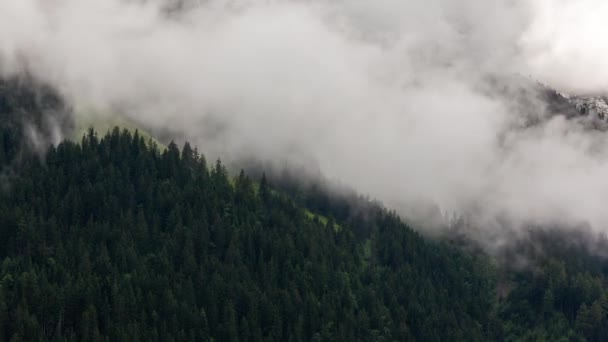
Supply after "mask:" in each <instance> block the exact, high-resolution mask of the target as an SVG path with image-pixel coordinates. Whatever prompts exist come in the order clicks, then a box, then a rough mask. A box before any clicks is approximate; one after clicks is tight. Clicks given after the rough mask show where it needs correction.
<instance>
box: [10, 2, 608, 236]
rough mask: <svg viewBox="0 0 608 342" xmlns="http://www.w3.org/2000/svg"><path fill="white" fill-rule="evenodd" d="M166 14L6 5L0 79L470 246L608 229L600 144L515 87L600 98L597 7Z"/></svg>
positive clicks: (607, 165) (604, 148)
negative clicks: (436, 213)
mask: <svg viewBox="0 0 608 342" xmlns="http://www.w3.org/2000/svg"><path fill="white" fill-rule="evenodd" d="M165 5H166V3H162V2H160V1H119V0H104V1H101V0H54V1H42V0H3V1H2V2H0V72H1V73H3V74H4V75H11V74H14V73H18V72H22V71H23V70H25V69H27V70H28V71H29V72H31V73H33V74H34V75H35V76H36V77H38V78H41V79H43V80H45V81H47V82H49V83H50V84H52V85H54V86H56V87H57V88H58V89H59V90H60V91H61V93H62V94H64V96H65V97H66V98H67V99H68V100H69V101H70V102H71V103H72V104H73V105H74V107H75V108H76V112H82V113H84V112H93V113H96V114H95V115H99V116H100V117H101V118H102V119H103V116H104V115H106V114H105V113H111V112H114V111H120V112H123V113H124V114H125V115H128V116H130V117H131V118H133V119H134V120H135V121H137V122H139V123H141V124H142V125H145V126H146V127H148V128H150V129H152V130H154V129H158V130H160V129H169V130H170V131H172V132H178V133H179V134H180V135H181V137H182V138H183V139H187V140H190V141H192V142H194V143H196V144H197V145H198V146H199V147H200V148H201V149H202V150H204V151H205V152H206V153H207V154H209V155H210V156H211V157H215V156H218V155H221V156H222V158H223V159H226V158H233V159H234V160H238V159H240V158H242V157H250V156H254V157H255V158H259V159H261V160H281V161H287V162H290V161H296V162H297V161H301V160H306V161H312V162H314V163H315V164H316V166H317V167H318V168H319V169H320V170H321V172H322V173H323V174H325V175H326V176H328V177H329V178H335V179H339V180H340V181H341V182H342V183H344V184H347V185H349V186H352V187H354V188H355V189H357V190H358V191H360V192H363V193H368V194H370V195H371V196H373V197H377V198H379V199H381V200H382V201H384V202H385V203H386V204H387V205H388V206H390V207H393V208H396V209H398V210H402V211H403V212H404V213H406V214H407V215H408V216H411V217H416V215H417V210H413V209H412V208H417V207H418V205H419V204H420V203H435V204H437V205H438V206H439V207H440V208H441V209H442V210H443V211H445V212H448V213H452V212H456V213H468V214H473V215H474V216H475V218H476V220H478V222H479V224H480V226H481V227H487V228H481V229H482V234H481V235H482V236H495V235H496V234H498V233H497V232H499V231H500V229H501V225H500V224H498V223H497V222H498V220H497V218H507V219H508V220H509V221H510V222H514V224H515V225H517V224H525V223H537V224H579V223H581V222H586V223H588V224H589V225H590V226H591V227H592V229H593V230H595V231H598V232H605V231H608V210H605V205H606V204H607V203H608V178H607V177H606V175H608V138H607V137H606V135H605V134H604V133H602V132H599V131H590V130H588V129H585V127H584V126H583V125H582V124H581V123H580V122H579V121H577V120H566V119H564V118H563V117H561V116H552V115H551V114H552V113H549V112H548V110H547V108H546V106H545V104H544V103H542V102H541V101H540V100H538V99H537V97H536V93H535V92H534V91H533V90H532V89H528V88H529V87H528V85H526V82H524V81H523V79H525V78H526V77H528V75H529V77H531V78H532V79H538V80H541V81H543V82H545V83H548V84H551V85H552V86H555V87H557V88H559V89H564V90H567V91H573V92H581V93H602V92H605V91H607V90H608V44H606V43H607V42H606V39H608V38H604V37H603V36H602V35H603V32H605V31H606V29H607V28H608V22H605V20H602V18H606V17H608V4H604V3H603V2H602V1H596V0H578V1H569V0H554V1H550V0H530V1H523V0H522V1H517V0H513V1H507V0H504V1H498V0H496V1H481V0H461V1H450V0H428V1H398V0H377V1H365V0H352V1H347V0H342V1H321V0H319V1H259V2H256V1H229V2H225V1H204V2H196V3H195V2H191V3H189V4H188V5H189V6H185V8H187V10H182V11H180V10H177V11H172V12H170V13H168V12H167V10H166V8H167V7H166V6H165ZM606 37H608V36H606ZM515 75H524V76H523V77H519V76H515ZM530 83H533V82H530ZM522 89H523V90H526V89H528V91H527V92H522ZM522 94H523V95H522ZM531 116H532V117H536V118H541V119H542V120H541V121H540V123H539V124H536V125H533V126H528V125H525V124H523V123H522V122H525V121H526V120H527V119H529V118H530V117H531ZM484 229H485V230H484Z"/></svg>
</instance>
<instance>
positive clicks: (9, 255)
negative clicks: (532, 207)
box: [0, 81, 608, 341]
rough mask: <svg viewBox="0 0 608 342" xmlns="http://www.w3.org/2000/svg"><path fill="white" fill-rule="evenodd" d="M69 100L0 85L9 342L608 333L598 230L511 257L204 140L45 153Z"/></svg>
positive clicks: (131, 136)
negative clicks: (201, 147) (516, 263)
mask: <svg viewBox="0 0 608 342" xmlns="http://www.w3.org/2000/svg"><path fill="white" fill-rule="evenodd" d="M12 82H13V81H12ZM64 111H65V106H64V105H63V104H62V102H61V101H60V99H59V97H58V96H56V95H54V94H53V93H52V91H50V90H48V89H46V88H40V89H37V90H36V89H34V90H32V89H31V87H30V86H29V85H27V84H25V83H6V82H4V83H3V82H0V341H42V340H51V341H81V340H82V341H121V340H124V341H137V340H145V341H172V340H173V341H183V340H185V341H188V340H192V341H213V340H215V341H405V340H421V341H446V340H447V341H458V340H460V341H475V340H477V341H489V340H496V341H502V340H506V341H516V340H517V341H519V340H526V341H538V340H551V341H559V340H563V341H584V340H588V341H605V340H608V331H607V328H606V327H608V285H607V284H608V283H607V281H606V276H607V275H608V262H607V261H606V259H605V257H602V256H601V255H605V254H602V253H604V252H603V251H605V250H606V248H608V243H606V242H605V241H604V240H600V241H599V242H598V241H595V240H594V241H588V239H589V236H592V235H591V234H590V233H580V230H579V233H565V232H562V233H559V234H558V233H556V231H555V229H545V230H543V229H531V233H530V235H529V236H528V237H527V238H526V239H524V240H522V241H521V242H520V243H519V244H515V245H513V246H512V247H511V248H510V249H509V250H507V251H506V252H505V258H504V260H510V258H512V259H525V260H526V261H527V265H526V266H525V267H523V268H508V267H504V265H501V264H499V265H496V264H495V262H494V261H493V260H492V259H491V258H489V257H488V256H485V255H483V254H480V253H472V252H470V250H469V249H466V248H462V246H456V245H454V244H452V243H450V242H445V241H432V240H429V239H425V238H423V237H421V236H420V235H419V234H417V233H416V232H415V231H414V230H412V229H411V228H410V227H408V226H407V225H406V224H405V223H403V221H402V220H401V219H400V218H399V217H398V216H397V215H395V214H394V213H392V212H390V211H387V210H386V209H383V208H382V207H381V206H380V205H378V204H376V203H373V202H370V201H368V200H366V199H362V198H358V197H357V196H356V195H354V194H351V195H344V194H343V193H342V194H339V195H336V194H334V193H331V192H329V191H328V190H327V189H326V188H325V187H324V186H323V185H319V184H318V183H316V182H314V181H312V182H311V181H310V180H306V182H304V181H303V180H302V179H299V178H298V175H297V174H292V175H272V176H271V177H269V178H268V179H267V178H266V177H265V176H263V173H262V172H256V173H255V179H251V178H249V177H248V176H247V175H246V174H245V173H244V172H241V173H240V174H239V175H238V176H234V175H230V174H229V172H228V171H227V170H226V168H225V167H224V166H223V165H222V163H221V162H219V161H213V162H210V163H208V162H207V160H206V159H205V157H204V156H203V155H202V154H200V153H199V152H198V151H197V150H196V149H195V148H192V147H191V146H190V145H189V144H185V145H184V146H183V147H182V148H181V149H179V148H178V147H177V146H176V145H175V144H173V143H171V144H169V145H168V147H167V148H166V149H163V150H162V151H161V150H160V149H159V148H158V147H157V146H156V145H155V144H154V143H153V142H151V141H147V140H146V139H145V138H144V137H143V136H142V135H140V134H139V133H138V132H134V133H131V132H129V131H125V130H122V131H121V130H120V129H118V128H115V129H114V130H112V131H111V132H108V133H107V134H106V135H104V136H102V137H99V136H98V135H97V134H96V133H95V132H94V131H93V130H92V129H91V130H89V132H88V133H87V134H86V135H85V136H84V137H83V138H82V140H80V141H79V142H71V141H65V142H62V143H60V144H58V145H56V146H49V147H48V149H47V147H46V146H47V144H48V143H49V142H50V141H51V140H52V139H50V138H52V137H51V135H52V130H51V129H49V127H51V126H48V123H49V120H50V121H52V122H54V123H55V124H61V125H64V126H62V127H65V126H69V124H70V123H69V118H66V116H65V115H64ZM31 129H33V130H34V133H32V131H31ZM28 130H29V131H28ZM36 132H37V133H36ZM32 134H34V135H32ZM36 134H38V135H36ZM36 137H38V138H41V139H40V140H39V141H38V143H36V144H34V145H32V143H31V139H33V138H36ZM28 139H29V140H28ZM28 141H29V142H28ZM42 149H43V150H45V151H46V152H45V153H32V151H34V150H37V151H39V152H40V151H41V150H42ZM42 155H44V157H41V156H42ZM589 246H594V248H595V249H594V250H593V252H592V253H591V252H590V250H589Z"/></svg>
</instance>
